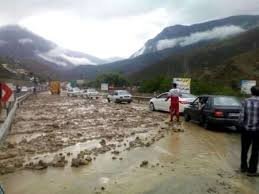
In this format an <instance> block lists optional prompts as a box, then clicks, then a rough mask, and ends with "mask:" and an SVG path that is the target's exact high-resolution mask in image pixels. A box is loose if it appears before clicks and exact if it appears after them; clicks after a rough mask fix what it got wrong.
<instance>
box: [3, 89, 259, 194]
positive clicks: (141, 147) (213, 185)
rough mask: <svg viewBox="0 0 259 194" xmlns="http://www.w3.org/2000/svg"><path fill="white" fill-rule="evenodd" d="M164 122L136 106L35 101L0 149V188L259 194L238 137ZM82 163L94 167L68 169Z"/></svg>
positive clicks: (17, 191) (43, 193) (15, 192)
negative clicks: (242, 169)
mask: <svg viewBox="0 0 259 194" xmlns="http://www.w3.org/2000/svg"><path fill="white" fill-rule="evenodd" d="M167 119H168V118H167V114H164V113H157V112H154V113H153V112H149V111H148V109H147V107H146V106H145V105H139V104H134V103H133V104H130V105H128V104H122V105H117V104H109V103H107V102H106V101H105V100H103V99H99V100H97V101H95V100H92V101H89V100H85V99H84V100H83V99H80V98H68V97H66V96H61V97H58V96H50V95H48V94H47V93H44V94H41V95H39V96H38V98H35V97H33V98H31V99H29V100H28V101H26V102H25V103H24V104H23V105H22V107H21V108H20V109H19V111H18V113H17V117H16V119H15V123H14V125H13V128H12V130H11V132H10V134H9V136H8V137H7V140H6V143H5V144H4V145H3V146H2V147H1V148H0V149H1V150H0V151H1V152H0V172H1V174H2V175H0V184H2V185H3V186H4V188H5V190H6V193H8V194H35V193H38V194H49V193H51V194H52V193H53V194H54V193H55V194H59V193H62V194H71V193H77V194H81V193H82V194H83V193H84V194H85V193H90V194H91V193H110V194H114V193H115V194H117V193H118V194H121V193H123V194H124V193H125V194H133V193H134V194H135V193H144V194H156V193H161V194H168V193H197V194H198V193H220V194H221V193H247V194H254V193H259V180H258V179H256V178H248V177H246V176H244V175H242V174H240V173H238V172H237V170H238V168H239V154H240V153H239V152H240V138H239V134H237V133H233V132H225V131H222V132H217V131H208V130H205V129H202V128H200V127H199V126H198V125H196V124H193V123H183V124H182V128H183V129H184V131H181V130H179V131H178V130H175V129H174V130H172V128H171V127H170V126H168V125H167V124H166V121H167ZM58 157H60V158H62V157H64V160H60V161H58V162H57V160H55V158H58ZM78 158H80V159H82V158H84V159H87V158H88V159H89V158H91V161H90V160H89V162H87V163H85V164H83V165H80V166H78V167H71V165H72V163H73V159H74V161H75V159H78ZM39 161H43V164H44V165H43V164H42V163H39Z"/></svg>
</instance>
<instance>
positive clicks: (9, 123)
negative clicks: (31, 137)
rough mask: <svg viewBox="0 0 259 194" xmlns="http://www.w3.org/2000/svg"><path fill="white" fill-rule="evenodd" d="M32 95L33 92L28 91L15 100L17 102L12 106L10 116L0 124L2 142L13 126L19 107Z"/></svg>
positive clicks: (0, 139) (0, 140)
mask: <svg viewBox="0 0 259 194" xmlns="http://www.w3.org/2000/svg"><path fill="white" fill-rule="evenodd" d="M30 95H31V93H26V94H24V95H23V96H20V97H18V98H17V99H16V100H15V103H14V105H13V107H12V108H11V110H10V112H9V114H8V116H7V117H6V119H5V121H4V123H3V124H2V125H1V126H0V143H1V142H2V141H3V139H4V137H5V136H6V135H7V134H8V132H9V130H10V128H11V126H12V122H13V120H14V117H15V113H16V110H17V108H18V107H19V105H20V104H21V103H22V102H23V101H24V100H25V99H26V98H27V97H28V96H30Z"/></svg>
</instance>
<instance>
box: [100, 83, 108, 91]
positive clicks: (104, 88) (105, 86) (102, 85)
mask: <svg viewBox="0 0 259 194" xmlns="http://www.w3.org/2000/svg"><path fill="white" fill-rule="evenodd" d="M101 90H102V91H108V90H109V84H107V83H102V84H101Z"/></svg>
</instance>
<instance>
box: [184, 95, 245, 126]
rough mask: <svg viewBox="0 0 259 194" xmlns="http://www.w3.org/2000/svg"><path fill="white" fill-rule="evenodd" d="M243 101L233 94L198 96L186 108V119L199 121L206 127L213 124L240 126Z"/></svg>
mask: <svg viewBox="0 0 259 194" xmlns="http://www.w3.org/2000/svg"><path fill="white" fill-rule="evenodd" d="M240 112H241V102H240V101H239V100H238V99H237V98H236V97H233V96H211V95H204V96H200V97H198V98H197V99H196V100H195V101H194V102H193V103H191V105H190V106H189V107H188V108H186V109H185V111H184V118H185V121H190V120H195V121H198V122H199V123H200V124H201V125H203V126H204V128H207V129H208V128H210V126H211V125H213V124H214V125H216V124H217V125H223V126H238V119H239V116H240Z"/></svg>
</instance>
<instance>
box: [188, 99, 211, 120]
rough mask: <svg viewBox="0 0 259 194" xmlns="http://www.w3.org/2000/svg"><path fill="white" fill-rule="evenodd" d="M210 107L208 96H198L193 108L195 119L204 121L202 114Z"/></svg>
mask: <svg viewBox="0 0 259 194" xmlns="http://www.w3.org/2000/svg"><path fill="white" fill-rule="evenodd" d="M207 108H208V97H207V96H202V97H198V99H197V101H195V104H194V108H193V110H192V111H193V115H192V118H193V120H196V121H202V116H203V113H204V111H205V110H207Z"/></svg>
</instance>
